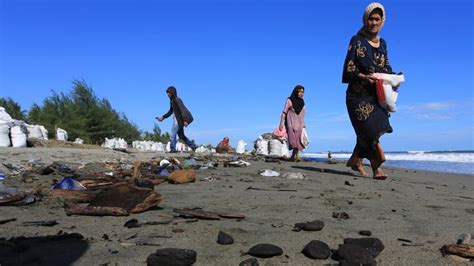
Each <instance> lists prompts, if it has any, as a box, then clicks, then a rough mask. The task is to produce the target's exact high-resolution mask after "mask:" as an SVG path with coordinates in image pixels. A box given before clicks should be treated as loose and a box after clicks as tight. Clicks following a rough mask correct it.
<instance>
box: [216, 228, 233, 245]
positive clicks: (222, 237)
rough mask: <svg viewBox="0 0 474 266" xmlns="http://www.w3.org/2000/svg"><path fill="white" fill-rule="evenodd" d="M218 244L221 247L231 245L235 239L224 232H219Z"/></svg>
mask: <svg viewBox="0 0 474 266" xmlns="http://www.w3.org/2000/svg"><path fill="white" fill-rule="evenodd" d="M217 243H219V244H221V245H230V244H233V243H234V239H233V238H232V236H230V235H228V234H226V233H224V232H222V231H219V235H218V236H217Z"/></svg>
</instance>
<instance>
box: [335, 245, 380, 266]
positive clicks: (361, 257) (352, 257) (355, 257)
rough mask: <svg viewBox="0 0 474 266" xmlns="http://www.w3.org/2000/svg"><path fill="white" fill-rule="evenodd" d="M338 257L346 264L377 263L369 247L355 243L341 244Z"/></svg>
mask: <svg viewBox="0 0 474 266" xmlns="http://www.w3.org/2000/svg"><path fill="white" fill-rule="evenodd" d="M337 257H338V259H339V261H341V263H344V265H360V264H363V265H376V262H375V260H374V257H372V255H370V253H369V251H367V249H365V248H363V247H361V246H358V245H354V244H344V245H340V246H339V249H338V250H337Z"/></svg>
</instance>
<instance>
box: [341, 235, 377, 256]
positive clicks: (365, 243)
mask: <svg viewBox="0 0 474 266" xmlns="http://www.w3.org/2000/svg"><path fill="white" fill-rule="evenodd" d="M344 244H353V245H357V246H361V247H363V248H365V249H366V250H367V251H368V252H369V253H370V255H371V256H372V257H374V258H376V257H377V256H378V255H379V254H380V252H382V250H383V249H384V248H385V246H384V245H383V243H382V241H380V239H378V238H373V237H367V238H346V239H344Z"/></svg>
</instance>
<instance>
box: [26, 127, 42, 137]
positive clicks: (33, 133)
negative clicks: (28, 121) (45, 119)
mask: <svg viewBox="0 0 474 266" xmlns="http://www.w3.org/2000/svg"><path fill="white" fill-rule="evenodd" d="M26 128H27V129H28V138H32V139H44V138H43V132H42V131H41V126H39V125H26Z"/></svg>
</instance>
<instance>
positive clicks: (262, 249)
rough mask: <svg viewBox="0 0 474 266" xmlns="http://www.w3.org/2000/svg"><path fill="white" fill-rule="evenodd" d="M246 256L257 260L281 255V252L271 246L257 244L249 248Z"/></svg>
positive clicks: (278, 248)
mask: <svg viewBox="0 0 474 266" xmlns="http://www.w3.org/2000/svg"><path fill="white" fill-rule="evenodd" d="M247 254H249V255H252V256H254V257H257V258H271V257H274V256H279V255H281V254H283V250H282V249H281V248H280V247H278V246H275V245H273V244H258V245H255V246H253V247H251V248H250V249H249V251H247Z"/></svg>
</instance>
